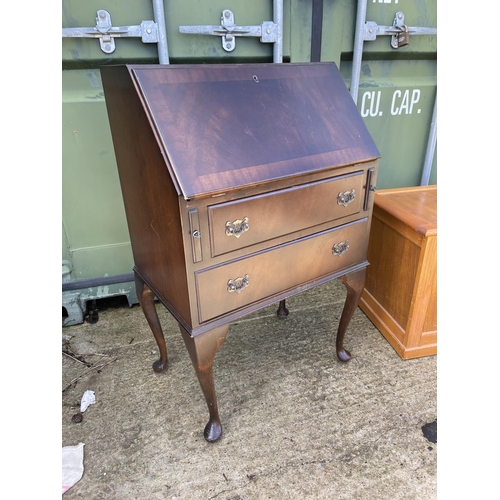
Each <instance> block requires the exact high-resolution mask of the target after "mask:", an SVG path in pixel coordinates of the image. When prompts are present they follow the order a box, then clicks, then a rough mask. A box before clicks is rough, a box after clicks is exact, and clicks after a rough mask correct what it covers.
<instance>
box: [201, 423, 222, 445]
mask: <svg viewBox="0 0 500 500" xmlns="http://www.w3.org/2000/svg"><path fill="white" fill-rule="evenodd" d="M221 435H222V426H221V424H220V422H217V421H213V422H212V421H209V422H208V424H207V425H206V426H205V431H204V432H203V436H204V437H205V439H206V440H207V441H208V442H209V443H215V441H217V440H218V439H219V438H220V437H221Z"/></svg>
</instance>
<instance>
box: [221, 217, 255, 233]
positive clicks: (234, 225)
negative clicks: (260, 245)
mask: <svg viewBox="0 0 500 500" xmlns="http://www.w3.org/2000/svg"><path fill="white" fill-rule="evenodd" d="M249 229H250V226H249V225H248V217H245V218H244V219H243V220H240V219H236V220H235V221H233V222H229V221H228V222H226V235H227V236H235V237H236V238H239V237H240V236H241V235H242V234H243V233H244V232H245V231H248V230H249Z"/></svg>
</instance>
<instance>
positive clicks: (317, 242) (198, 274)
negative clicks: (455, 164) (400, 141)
mask: <svg viewBox="0 0 500 500" xmlns="http://www.w3.org/2000/svg"><path fill="white" fill-rule="evenodd" d="M101 74H102V81H103V87H104V92H105V97H106V105H107V111H108V116H109V121H110V126H111V133H112V137H113V144H114V149H115V155H116V161H117V166H118V171H119V177H120V183H121V188H122V193H123V199H124V205H125V211H126V216H127V222H128V227H129V231H130V240H131V246H132V252H133V256H134V273H135V276H136V288H137V296H138V297H139V301H140V303H141V307H142V309H143V311H144V314H145V316H146V319H147V321H148V323H149V325H150V327H151V330H152V332H153V334H154V336H155V339H156V341H157V343H158V347H159V350H160V359H159V360H158V361H156V362H155V363H154V364H153V369H154V370H155V371H156V372H161V371H163V370H165V369H166V368H167V348H166V345H165V340H164V337H163V332H162V329H161V325H160V323H159V320H158V316H157V314H156V309H155V305H154V298H155V296H156V297H157V298H158V299H159V300H160V301H161V302H162V303H163V304H164V306H165V307H166V308H167V309H168V310H169V311H170V313H171V314H172V315H173V316H174V317H175V318H176V320H177V321H178V323H179V326H180V331H181V333H182V336H183V338H184V341H185V344H186V347H187V349H188V351H189V354H190V357H191V360H192V363H193V366H194V368H195V371H196V374H197V377H198V380H199V382H200V385H201V388H202V390H203V393H204V396H205V399H206V402H207V405H208V410H209V422H208V424H207V425H206V427H205V431H204V436H205V439H206V440H207V441H216V440H217V439H218V438H219V437H220V435H221V432H222V428H221V423H220V419H219V414H218V408H217V399H216V394H215V388H214V378H213V371H212V364H213V360H214V356H215V354H216V353H217V351H218V350H219V348H220V346H221V344H222V343H223V341H224V339H225V338H226V335H227V333H228V327H229V323H230V322H232V321H234V320H236V319H238V318H240V317H242V316H244V315H246V314H249V313H251V312H253V311H256V310H258V309H260V308H263V307H266V306H269V305H271V304H273V303H277V302H279V304H280V305H279V309H278V314H279V315H280V316H283V315H286V314H288V311H287V309H286V306H285V299H286V298H287V297H290V296H292V295H294V294H297V293H299V292H301V291H304V290H307V289H310V288H312V287H314V286H317V285H319V284H322V283H325V282H327V281H329V280H331V279H335V278H339V277H342V278H343V281H344V283H345V285H346V288H347V298H346V302H345V305H344V309H343V312H342V316H341V319H340V323H339V327H338V332H337V338H336V352H337V357H338V358H339V359H340V360H341V361H348V360H349V359H350V354H349V353H348V352H347V351H346V350H345V349H344V347H343V340H344V334H345V331H346V328H347V326H348V324H349V321H350V320H351V317H352V315H353V313H354V311H355V309H356V307H357V304H358V300H359V297H360V294H361V292H362V290H363V285H364V279H365V270H366V266H367V265H368V261H367V247H368V239H369V233H370V223H371V215H372V205H373V194H374V191H375V182H376V176H377V165H378V158H379V152H378V150H377V148H376V146H375V144H374V142H373V140H372V138H371V137H370V135H369V133H368V131H367V129H366V127H365V125H364V123H363V121H362V118H361V116H360V114H359V112H358V110H357V108H356V106H355V104H354V102H353V101H352V98H351V96H350V94H349V92H348V91H347V88H346V85H345V83H344V81H343V80H342V77H341V75H340V73H339V71H338V69H337V67H336V66H335V64H334V63H304V64H244V65H243V64H241V65H238V64H223V65H122V66H104V67H102V68H101Z"/></svg>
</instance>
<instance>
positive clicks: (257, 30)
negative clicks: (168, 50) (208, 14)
mask: <svg viewBox="0 0 500 500" xmlns="http://www.w3.org/2000/svg"><path fill="white" fill-rule="evenodd" d="M179 31H180V32H181V33H186V34H188V35H214V36H221V37H222V48H223V49H224V50H225V51H226V52H232V51H233V50H234V49H235V48H236V43H235V37H237V36H258V37H260V41H261V42H262V43H275V42H277V41H278V38H279V26H278V25H277V24H275V23H273V22H272V21H264V22H263V23H262V24H261V25H260V26H237V25H236V24H234V14H233V13H232V11H230V10H228V9H225V10H223V11H222V16H221V25H220V26H213V25H206V26H179Z"/></svg>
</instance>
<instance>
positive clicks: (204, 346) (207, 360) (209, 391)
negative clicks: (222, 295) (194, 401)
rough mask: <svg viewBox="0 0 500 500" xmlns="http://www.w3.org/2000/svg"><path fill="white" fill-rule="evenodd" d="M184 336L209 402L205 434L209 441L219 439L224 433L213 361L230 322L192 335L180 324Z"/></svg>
mask: <svg viewBox="0 0 500 500" xmlns="http://www.w3.org/2000/svg"><path fill="white" fill-rule="evenodd" d="M179 327H180V330H181V333H182V338H183V339H184V342H185V344H186V347H187V350H188V352H189V356H190V357H191V361H192V363H193V366H194V369H195V371H196V376H197V377H198V380H199V382H200V385H201V389H202V391H203V395H204V396H205V400H206V402H207V406H208V411H209V414H210V420H209V421H208V423H207V425H206V426H205V431H204V433H203V435H204V436H205V439H206V440H207V441H209V442H214V441H217V440H218V439H219V438H220V436H221V434H222V426H221V423H220V419H219V411H218V408H217V396H216V394H215V384H214V375H213V368H212V367H213V362H214V357H215V355H216V354H217V351H218V350H219V348H220V346H221V345H222V343H223V342H224V340H225V339H226V336H227V332H228V329H229V324H227V325H223V326H219V327H217V328H214V329H213V330H209V331H208V332H205V333H202V334H201V335H198V336H196V337H191V335H189V333H188V332H187V331H186V330H184V328H183V327H182V326H180V325H179Z"/></svg>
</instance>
